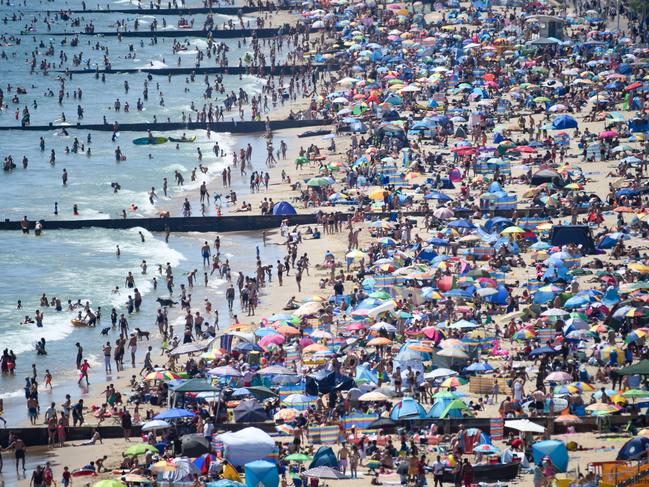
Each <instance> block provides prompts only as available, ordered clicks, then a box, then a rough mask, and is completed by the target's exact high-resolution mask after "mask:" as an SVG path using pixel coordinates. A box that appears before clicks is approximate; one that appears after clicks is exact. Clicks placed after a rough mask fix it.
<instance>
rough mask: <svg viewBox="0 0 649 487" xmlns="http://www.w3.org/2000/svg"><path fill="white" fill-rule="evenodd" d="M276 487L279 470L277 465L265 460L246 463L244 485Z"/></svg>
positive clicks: (250, 486) (249, 486)
mask: <svg viewBox="0 0 649 487" xmlns="http://www.w3.org/2000/svg"><path fill="white" fill-rule="evenodd" d="M259 484H261V485H262V486H263V487H277V486H278V485H279V472H278V471H277V465H275V464H274V463H271V462H267V461H265V460H257V461H254V462H249V463H246V487H258V486H259Z"/></svg>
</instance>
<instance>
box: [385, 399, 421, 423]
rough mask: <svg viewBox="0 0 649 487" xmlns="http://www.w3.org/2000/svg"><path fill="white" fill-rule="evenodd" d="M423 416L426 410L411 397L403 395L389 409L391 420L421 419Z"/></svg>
mask: <svg viewBox="0 0 649 487" xmlns="http://www.w3.org/2000/svg"><path fill="white" fill-rule="evenodd" d="M425 417H426V410H425V409H424V407H423V406H422V405H421V404H419V403H418V402H417V401H415V400H414V399H413V398H412V397H404V398H403V399H402V400H401V401H399V402H398V403H396V404H395V405H394V406H393V407H392V410H391V411H390V419H391V420H392V421H399V420H400V419H423V418H425Z"/></svg>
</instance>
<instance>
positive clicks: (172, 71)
mask: <svg viewBox="0 0 649 487" xmlns="http://www.w3.org/2000/svg"><path fill="white" fill-rule="evenodd" d="M339 67H340V65H339V64H338V63H327V64H320V63H318V64H308V65H307V64H281V65H274V66H198V67H197V66H194V67H186V68H149V67H146V66H145V67H141V68H103V69H97V68H95V69H68V70H57V71H55V72H56V73H64V74H66V75H67V74H72V75H75V74H133V73H147V74H151V75H154V76H178V75H183V76H186V75H189V74H195V75H202V74H230V75H233V76H239V75H251V76H271V75H272V76H280V75H292V74H305V73H307V72H311V71H335V70H337V69H338V68H339Z"/></svg>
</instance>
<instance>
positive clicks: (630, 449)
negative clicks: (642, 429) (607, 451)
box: [616, 436, 649, 460]
mask: <svg viewBox="0 0 649 487" xmlns="http://www.w3.org/2000/svg"><path fill="white" fill-rule="evenodd" d="M648 446H649V438H646V437H644V436H636V437H635V438H631V439H630V440H629V441H627V442H626V443H625V444H624V446H622V448H620V451H619V452H618V453H617V458H616V460H640V458H641V457H642V458H644V457H646V455H647V447H648Z"/></svg>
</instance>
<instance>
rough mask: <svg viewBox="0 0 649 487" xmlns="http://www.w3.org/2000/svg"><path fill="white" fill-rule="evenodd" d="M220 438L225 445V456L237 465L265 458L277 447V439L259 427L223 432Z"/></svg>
mask: <svg viewBox="0 0 649 487" xmlns="http://www.w3.org/2000/svg"><path fill="white" fill-rule="evenodd" d="M218 438H219V439H220V440H221V441H222V442H223V446H224V447H225V448H224V455H225V458H226V459H227V460H228V461H229V462H230V463H231V464H232V465H234V466H235V467H238V466H243V465H245V464H246V463H249V462H253V461H255V460H259V459H260V458H264V457H265V456H266V455H268V454H269V453H270V452H272V451H273V450H274V448H275V441H273V439H272V438H271V437H270V436H269V435H268V433H266V432H264V431H262V430H260V429H259V428H244V429H242V430H240V431H237V432H235V433H223V434H221V435H219V436H218Z"/></svg>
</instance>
